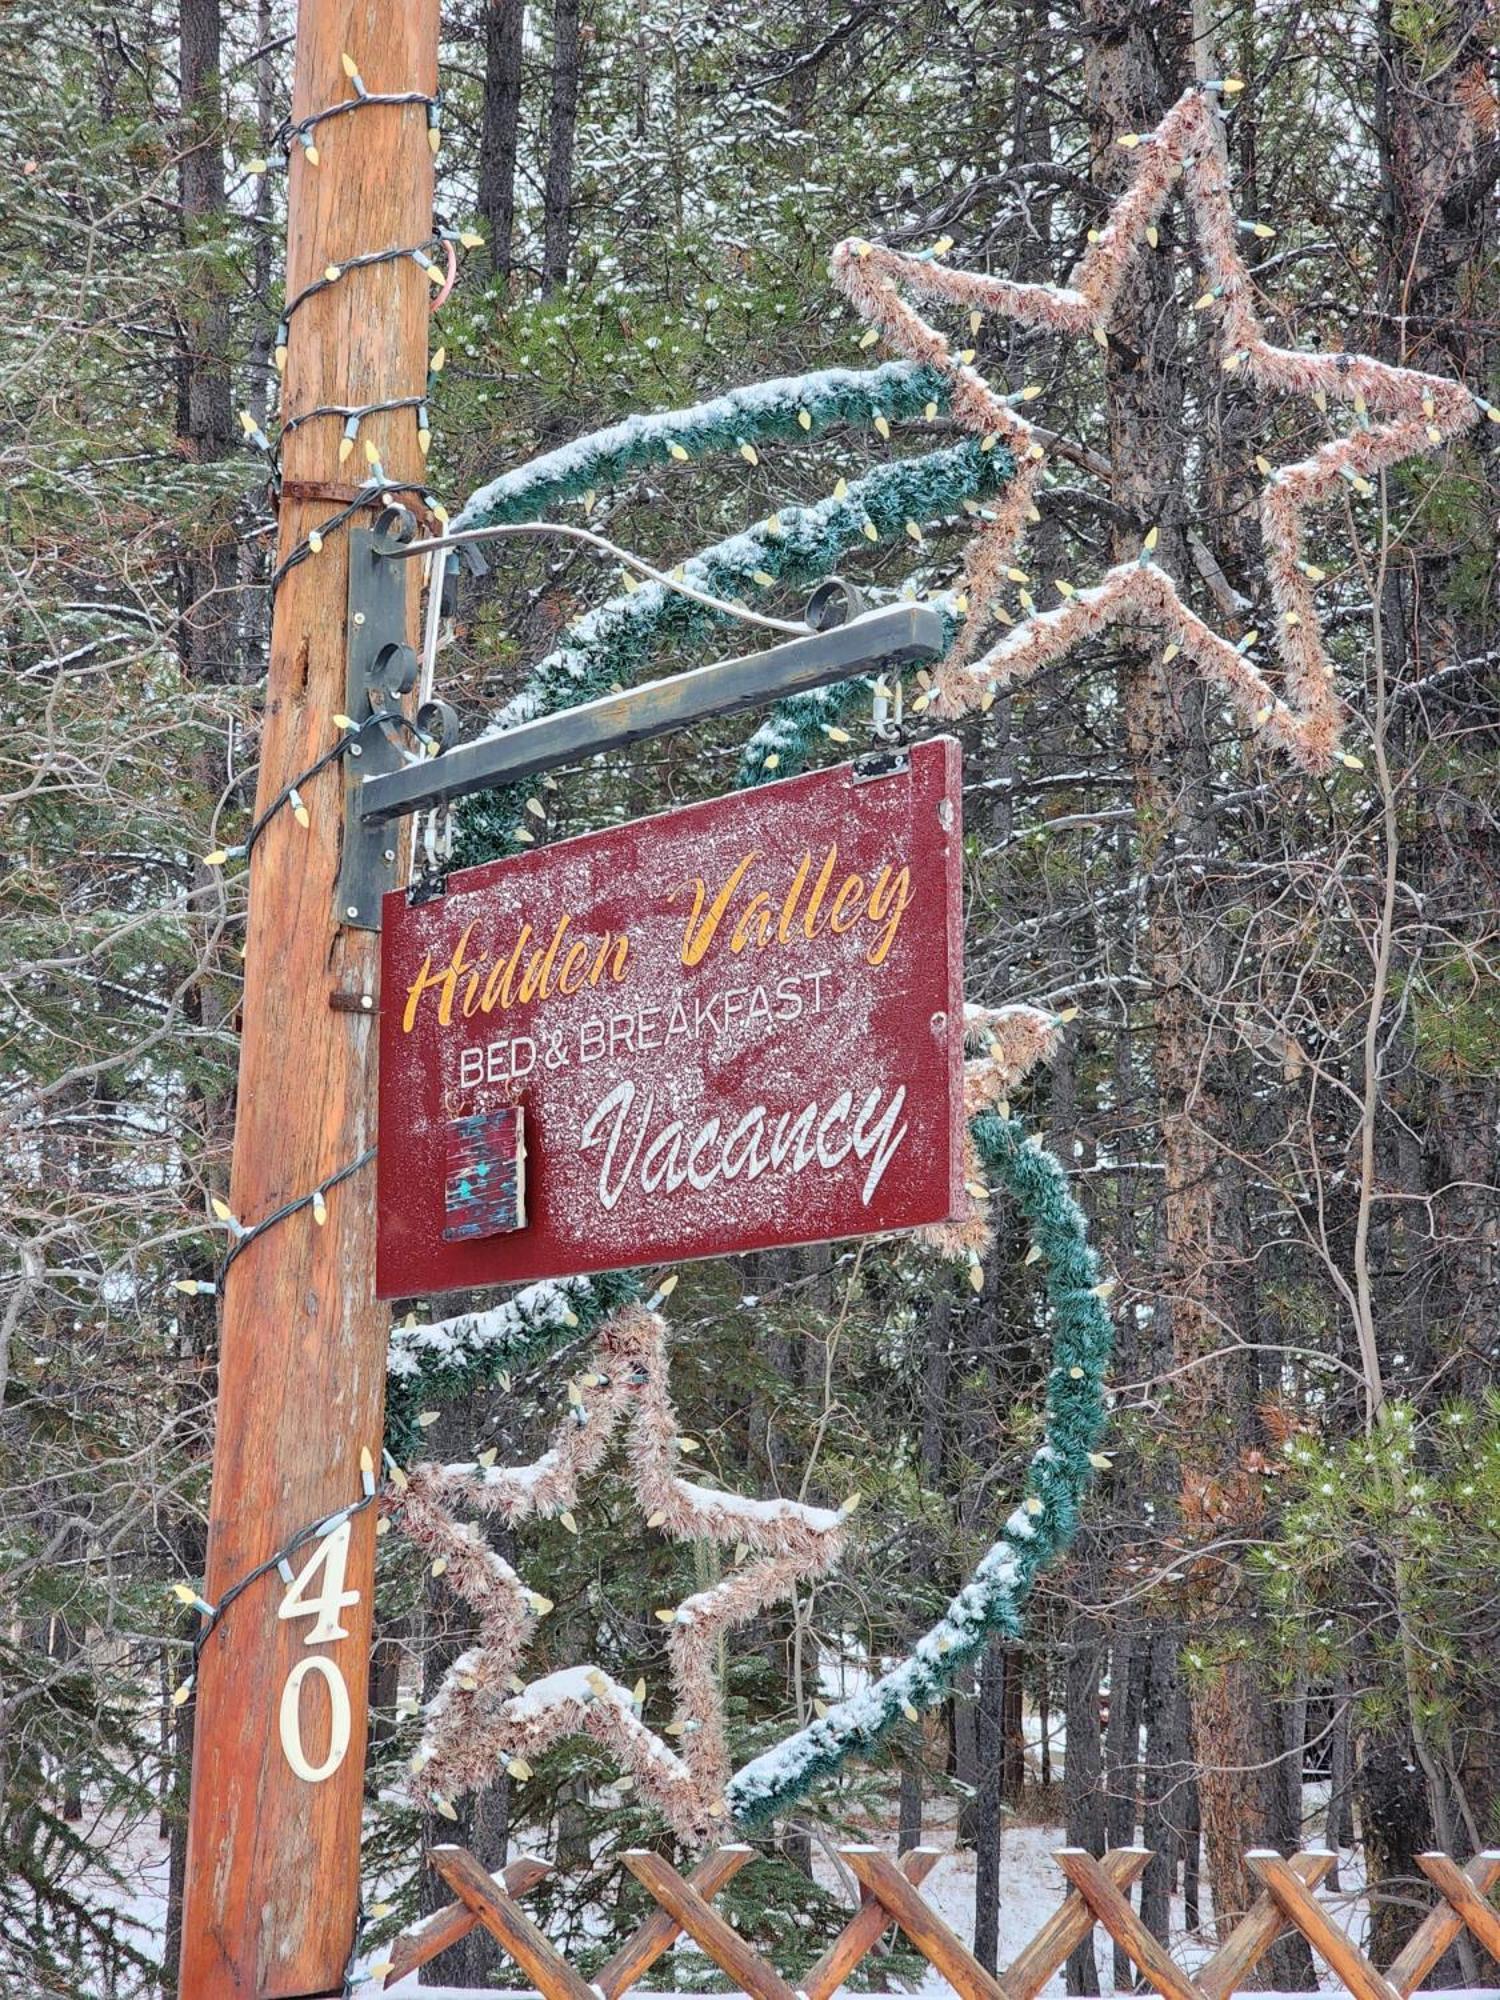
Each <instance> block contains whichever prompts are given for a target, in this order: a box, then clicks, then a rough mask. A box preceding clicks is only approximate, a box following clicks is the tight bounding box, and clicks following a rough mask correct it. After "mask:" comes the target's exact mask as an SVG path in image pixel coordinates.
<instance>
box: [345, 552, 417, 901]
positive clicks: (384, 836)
mask: <svg viewBox="0 0 1500 2000" xmlns="http://www.w3.org/2000/svg"><path fill="white" fill-rule="evenodd" d="M389 546H390V544H389V541H388V539H387V537H386V536H384V535H382V534H378V533H377V532H376V531H375V530H374V529H373V528H353V529H351V530H350V533H349V659H348V668H347V672H346V675H345V683H344V695H345V707H346V712H347V713H348V714H349V715H350V716H351V717H352V718H353V719H354V721H355V723H356V724H358V725H359V736H358V738H357V740H356V741H355V742H354V743H352V744H351V745H350V747H349V754H348V756H346V757H345V759H344V847H343V854H342V857H341V860H340V865H339V883H338V890H337V892H336V907H335V910H334V916H335V918H336V920H337V921H338V922H339V923H341V924H349V925H352V926H353V927H354V928H355V929H357V930H366V931H378V930H379V929H380V900H381V898H382V896H384V895H385V894H386V892H387V891H388V890H391V889H394V888H395V886H396V857H397V854H398V853H399V851H400V842H401V840H402V839H403V838H404V837H405V836H404V834H403V832H402V831H401V829H400V828H399V827H397V826H394V825H388V826H371V825H370V824H369V823H368V822H367V821H365V820H363V819H361V817H360V812H359V804H360V787H361V785H362V784H363V783H364V781H365V779H366V778H369V777H375V776H377V775H381V774H383V773H385V772H387V771H399V770H400V769H401V768H402V766H403V765H404V764H405V763H406V762H407V759H406V757H405V756H404V755H403V753H402V746H401V741H400V737H399V735H398V733H397V732H396V731H395V730H394V729H393V728H392V726H391V725H390V724H389V723H379V722H373V721H371V720H370V718H371V717H372V716H376V715H380V714H388V713H390V712H391V711H392V710H393V709H394V708H395V707H396V703H397V700H398V699H399V694H398V690H401V689H402V688H403V686H404V685H405V686H409V685H410V677H411V675H412V674H413V673H414V672H415V668H416V655H415V654H414V653H413V652H412V650H411V648H410V647H409V646H408V645H407V643H406V635H407V631H408V629H409V627H408V621H407V606H406V593H407V584H408V579H409V577H410V576H411V575H412V574H413V571H412V566H411V564H409V563H404V562H392V561H390V560H389V559H388V558H386V559H382V557H381V556H380V555H378V554H377V553H376V551H377V550H379V549H385V548H388V547H389Z"/></svg>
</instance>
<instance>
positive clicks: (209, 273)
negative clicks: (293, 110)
mask: <svg viewBox="0 0 1500 2000" xmlns="http://www.w3.org/2000/svg"><path fill="white" fill-rule="evenodd" d="M177 30H178V40H179V46H180V51H181V69H182V76H181V93H182V94H181V112H180V116H181V127H182V140H181V145H182V150H181V154H180V157H179V160H178V167H177V178H178V189H179V193H180V196H181V201H182V233H183V240H184V243H185V245H186V247H187V248H188V249H189V250H190V251H196V252H198V253H199V255H198V256H197V257H196V258H195V259H194V260H193V262H192V264H191V265H190V279H189V284H190V290H189V292H188V296H187V298H186V299H185V301H184V302H183V307H182V320H181V326H182V341H181V353H180V358H179V368H178V422H177V429H178V435H179V437H180V438H181V440H182V447H183V452H184V455H185V456H186V457H188V458H189V459H191V460H194V461H196V462H197V463H198V464H200V465H206V464H212V463H216V462H217V461H218V460H220V459H223V458H227V457H228V455H229V453H230V451H231V449H235V448H237V445H236V440H237V435H238V426H237V425H236V423H235V421H234V412H233V408H232V402H233V398H232V396H231V393H230V380H229V289H228V284H229V281H228V278H227V275H226V273H225V270H224V265H223V260H222V259H221V257H220V256H219V254H218V253H219V250H220V246H221V243H222V238H223V233H224V225H225V218H226V202H225V191H224V107H223V101H222V97H221V93H220V46H219V43H220V28H219V0H178V16H177ZM220 516H221V510H220V508H218V507H215V508H214V509H213V510H212V512H211V514H210V516H209V519H208V522H207V526H206V532H205V531H199V532H200V533H202V541H201V543H195V545H194V546H193V547H192V548H191V549H190V550H189V551H188V552H187V553H186V554H185V555H184V557H183V560H182V565H181V577H180V582H179V616H180V637H179V648H180V651H181V654H182V658H183V662H184V664H185V666H186V668H187V671H188V672H189V673H190V674H191V676H192V677H193V679H194V680H196V681H198V682H200V683H203V682H220V683H222V682H225V681H232V680H233V679H234V678H235V664H236V661H235V644H234V634H235V618H236V605H237V596H236V592H235V572H236V560H237V554H238V550H237V545H236V538H235V535H234V532H233V524H232V522H230V521H229V520H227V519H221V518H220Z"/></svg>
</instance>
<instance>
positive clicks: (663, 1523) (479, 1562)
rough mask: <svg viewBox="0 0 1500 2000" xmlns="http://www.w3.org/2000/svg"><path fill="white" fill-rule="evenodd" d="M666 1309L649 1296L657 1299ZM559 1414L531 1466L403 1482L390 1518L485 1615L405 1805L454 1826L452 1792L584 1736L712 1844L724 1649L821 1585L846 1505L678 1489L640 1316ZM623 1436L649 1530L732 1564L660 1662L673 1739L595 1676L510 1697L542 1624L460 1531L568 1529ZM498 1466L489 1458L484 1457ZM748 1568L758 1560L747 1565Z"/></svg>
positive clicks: (654, 1361) (675, 1632)
mask: <svg viewBox="0 0 1500 2000" xmlns="http://www.w3.org/2000/svg"><path fill="white" fill-rule="evenodd" d="M660 1296H661V1295H660V1294H658V1298H659V1297H660ZM568 1397H569V1411H568V1415H567V1416H566V1417H565V1418H564V1419H563V1420H562V1422H561V1424H560V1425H559V1426H558V1428H557V1430H556V1432H555V1433H554V1435H553V1439H552V1444H551V1447H550V1449H549V1450H548V1451H546V1452H545V1453H544V1454H543V1456H542V1457H541V1458H539V1459H537V1460H536V1461H535V1463H533V1464H531V1465H522V1466H508V1467H507V1466H497V1465H495V1464H493V1463H492V1462H491V1463H486V1462H484V1461H483V1460H481V1461H477V1462H475V1463H472V1464H467V1465H448V1466H444V1465H436V1464H429V1465H420V1466H416V1467H414V1468H413V1469H412V1470H411V1472H410V1473H409V1474H408V1475H406V1476H405V1484H404V1486H402V1487H401V1488H400V1489H399V1492H398V1497H397V1500H396V1502H395V1505H394V1507H393V1512H394V1515H395V1518H396V1520H397V1523H398V1525H399V1526H400V1527H401V1529H402V1530H403V1532H404V1533H405V1534H406V1535H407V1536H408V1537H409V1538H410V1539H411V1540H412V1541H414V1542H415V1543H416V1544H417V1545H418V1546H419V1547H420V1548H422V1549H423V1550H424V1551H425V1552H426V1553H427V1554H428V1555H429V1556H430V1557H431V1558H432V1567H433V1571H434V1573H435V1574H438V1575H444V1574H446V1577H447V1581H448V1583H449V1584H450V1586H451V1587H452V1588H453V1589H454V1590H455V1591H456V1592H457V1594H458V1595H459V1596H460V1597H461V1598H462V1599H463V1600H464V1601H465V1602H466V1603H467V1604H468V1605H469V1606H470V1607H471V1608H472V1609H473V1610H475V1611H476V1612H478V1614H479V1642H478V1644H477V1645H475V1646H473V1647H471V1648H470V1649H469V1650H468V1651H467V1652H465V1653H464V1654H463V1655H462V1656H461V1657H460V1658H459V1659H457V1660H455V1662H454V1663H453V1665H452V1667H451V1668H450V1669H449V1671H448V1673H447V1675H446V1676H445V1678H444V1680H443V1683H442V1686H441V1687H440V1688H439V1690H438V1692H437V1694H436V1695H435V1696H434V1697H433V1699H432V1700H431V1702H430V1703H429V1704H428V1706H427V1710H426V1728H425V1731H424V1734H423V1737H422V1742H421V1746H420V1748H419V1750H418V1752H417V1754H416V1756H415V1757H414V1758H413V1760H412V1776H413V1783H414V1789H415V1790H416V1792H417V1795H418V1796H419V1797H420V1798H421V1799H422V1800H423V1801H424V1802H425V1803H427V1804H430V1805H432V1806H434V1807H435V1808H436V1809H437V1810H438V1811H440V1812H447V1813H450V1814H451V1811H452V1806H451V1800H452V1798H453V1797H454V1796H455V1795H456V1794H457V1793H459V1792H463V1791H468V1790H471V1789H473V1788H474V1787H475V1786H477V1785H481V1784H485V1783H488V1782H490V1781H491V1780H492V1779H493V1778H494V1776H495V1774H496V1772H497V1771H499V1770H501V1769H508V1770H509V1771H510V1772H511V1774H512V1776H514V1777H516V1778H518V1779H521V1780H523V1781H524V1779H526V1778H528V1777H529V1776H530V1775H531V1760H532V1759H533V1758H536V1757H539V1756H540V1755H541V1754H542V1753H543V1752H544V1751H545V1750H546V1749H547V1748H548V1747H549V1746H550V1745H551V1744H553V1743H554V1742H556V1741H557V1740H558V1739H559V1738H560V1737H563V1736H571V1735H588V1736H592V1737H593V1738H594V1739H595V1740H596V1741H597V1742H599V1743H601V1744H603V1745H604V1746H605V1747H606V1748H607V1749H609V1750H610V1751H611V1752H612V1753H613V1755H614V1757H615V1759H616V1760H617V1762H618V1764H619V1766H620V1767H621V1768H622V1769H623V1770H625V1771H627V1772H629V1773H630V1774H631V1775H632V1776H633V1778H634V1779H635V1781H636V1783H637V1784H638V1785H639V1786H640V1789H641V1791H642V1793H643V1794H644V1795H645V1796H647V1797H648V1798H649V1799H650V1800H651V1801H652V1802H653V1803H654V1804H655V1805H656V1806H657V1807H658V1809H659V1810H660V1811H661V1813H662V1816H663V1817H664V1818H665V1819H666V1820H667V1822H668V1823H669V1824H670V1825H671V1827H672V1828H673V1830H674V1831H675V1832H676V1833H677V1834H678V1835H679V1836H680V1837H681V1838H682V1839H683V1840H685V1841H688V1842H690V1843H692V1844H701V1843H702V1842H704V1841H705V1840H707V1839H708V1838H710V1837H711V1836H712V1834H713V1832H714V1830H715V1827H716V1826H717V1827H718V1828H720V1829H722V1826H723V1820H724V1814H725V1806H724V1787H725V1784H726V1782H727V1779H728V1776H729V1761H728V1746H727V1741H726V1737H725V1729H724V1709H723V1699H722V1695H721V1692H720V1688H719V1682H718V1649H719V1642H720V1640H721V1638H722V1636H723V1635H724V1634H725V1633H726V1632H729V1631H732V1630H734V1628H735V1627H737V1626H739V1625H743V1624H744V1623H745V1621H746V1620H747V1619H749V1618H753V1617H755V1616H756V1615H757V1614H758V1613H759V1612H761V1611H763V1610H764V1609H765V1608H766V1606H767V1605H769V1604H774V1603H776V1602H777V1601H778V1600H779V1599H781V1598H783V1597H785V1596H787V1595H788V1593H789V1592H790V1591H791V1590H792V1589H793V1588H794V1587H795V1586H796V1585H797V1584H799V1583H803V1582H806V1581H809V1580H810V1579H812V1578H814V1577H819V1576H823V1575H826V1574H827V1572H828V1571H829V1570H831V1569H832V1568H833V1567H834V1565H835V1564H836V1563H837V1562H838V1560H839V1558H840V1556H841V1555H842V1554H843V1550H844V1543H845V1540H846V1535H847V1527H846V1524H847V1520H848V1516H849V1514H850V1513H851V1512H852V1511H853V1503H852V1502H846V1503H845V1505H844V1506H843V1507H842V1508H840V1509H837V1510H833V1509H829V1508H822V1507H809V1506H805V1505H803V1504H801V1503H800V1502H797V1501H794V1500H779V1499H778V1500H749V1499H745V1498H743V1497H742V1496H740V1495H739V1494H735V1493H722V1492H718V1491H716V1490H714V1489H712V1488H710V1487H707V1486H701V1485H697V1484H695V1483H693V1482H692V1481H690V1480H686V1479H683V1478H682V1477H680V1475H679V1473H678V1471H677V1466H678V1463H679V1460H680V1456H681V1453H682V1452H683V1450H684V1448H685V1444H686V1442H687V1441H685V1440H683V1439H682V1438H680V1437H679V1436H678V1427H677V1417H676V1413H675V1411H674V1410H673V1408H672V1403H671V1399H670V1396H669V1394H668V1384H667V1331H666V1325H665V1322H664V1321H663V1319H662V1318H661V1315H660V1314H659V1313H658V1312H656V1311H655V1310H653V1309H652V1307H651V1306H642V1305H630V1306H626V1307H625V1308H624V1309H623V1310H622V1311H620V1312H619V1313H617V1314H616V1315H615V1316H614V1318H612V1319H611V1320H609V1321H608V1322H607V1323H606V1324H605V1326H604V1327H603V1328H602V1329H601V1331H600V1336H599V1342H598V1345H597V1347H596V1348H595V1351H594V1354H593V1356H592V1358H591V1360H590V1363H589V1366H588V1368H587V1370H586V1371H585V1372H584V1373H583V1374H582V1375H581V1376H579V1377H577V1378H575V1380H574V1381H572V1382H571V1383H570V1384H569V1387H568ZM622 1418H623V1419H625V1421H626V1422H627V1423H628V1426H629V1443H628V1447H627V1455H628V1461H629V1470H630V1477H631V1483H632V1485H633V1487H634V1490H635V1497H636V1501H637V1504H638V1505H639V1507H640V1509H641V1512H642V1514H643V1516H644V1517H645V1521H646V1525H647V1526H648V1527H650V1528H661V1529H663V1530H664V1531H665V1532H666V1533H667V1534H669V1535H672V1536H674V1537H675V1538H677V1539H678V1540H680V1541H715V1542H718V1543H720V1544H722V1545H724V1546H725V1547H727V1548H730V1549H732V1550H734V1551H735V1552H736V1558H735V1560H736V1564H737V1566H735V1567H731V1568H730V1569H729V1570H728V1573H727V1574H726V1575H725V1576H724V1577H723V1578H722V1579H721V1580H720V1581H719V1582H718V1583H716V1584H713V1585H711V1586H710V1587H709V1588H707V1589H705V1590H701V1591H698V1592H696V1593H695V1594H694V1595H693V1596H691V1597H688V1598H686V1599H684V1601H683V1602H682V1603H681V1604H679V1605H677V1606H675V1607H674V1608H671V1609H666V1610H663V1611H659V1612H658V1613H657V1616H658V1618H660V1619H661V1620H662V1622H663V1623H664V1624H666V1625H667V1626H668V1628H669V1629H668V1633H667V1652H668V1657H669V1660H670V1665H671V1678H672V1686H673V1693H674V1697H675V1714H674V1717H673V1721H672V1723H671V1724H670V1725H669V1729H668V1734H669V1735H674V1736H676V1737H678V1738H679V1740H680V1745H681V1747H680V1750H678V1749H674V1748H673V1747H672V1746H671V1745H670V1744H669V1743H667V1742H666V1741H664V1740H663V1738H662V1737H661V1736H658V1735H657V1734H656V1732H655V1731H654V1730H652V1729H650V1728H648V1727H647V1725H646V1724H645V1723H644V1722H643V1721H642V1719H641V1707H642V1703H643V1700H644V1696H645V1687H644V1683H638V1684H637V1686H636V1687H635V1688H634V1689H633V1690H631V1689H627V1688H625V1687H623V1686H621V1684H620V1683H619V1682H618V1681H616V1680H613V1679H612V1678H611V1677H610V1676H609V1675H608V1674H606V1673H604V1672H603V1671H602V1670H601V1669H600V1668H598V1667H595V1666H587V1665H585V1666H576V1667H569V1668H564V1669H563V1670H562V1671H560V1672H557V1673H552V1674H547V1675H544V1676H542V1677H541V1678H539V1679H537V1680H534V1681H531V1682H530V1683H525V1682H522V1681H521V1680H520V1679H519V1678H518V1677H517V1674H516V1668H517V1665H518V1663H519V1661H520V1658H521V1655H522V1652H523V1651H524V1649H525V1646H526V1644H527V1642H528V1640H529V1639H530V1637H531V1635H532V1633H533V1631H534V1630H535V1627H536V1624H537V1621H538V1620H539V1619H540V1618H542V1617H544V1616H545V1615H546V1613H547V1612H548V1611H550V1610H551V1609H552V1605H551V1602H550V1600H549V1599H548V1598H546V1597H544V1596H542V1595H541V1593H540V1592H538V1591H535V1590H532V1589H531V1588H530V1587H529V1586H528V1585H527V1584H526V1583H525V1582H524V1581H523V1579H522V1578H521V1577H520V1576H518V1575H517V1574H516V1572H515V1570H514V1569H512V1567H511V1566H510V1564H509V1563H507V1562H505V1561H504V1560H503V1559H502V1558H501V1557H500V1556H498V1555H496V1554H495V1552H494V1550H492V1549H491V1548H490V1547H489V1546H488V1545H487V1544H486V1542H485V1541H484V1539H483V1538H482V1536H481V1535H480V1534H479V1533H478V1532H477V1530H476V1529H474V1528H472V1527H471V1526H469V1525H468V1524H467V1523H461V1522H459V1521H458V1520H457V1519H455V1517H454V1515H453V1513H452V1512H451V1511H450V1509H453V1508H455V1507H459V1506H463V1507H467V1508H470V1509H472V1510H474V1511H475V1512H478V1513H484V1514H491V1515H496V1516H498V1517H499V1518H500V1519H501V1520H503V1521H504V1522H505V1523H507V1524H508V1525H509V1524H513V1523H515V1522H519V1521H523V1520H526V1519H528V1518H530V1517H533V1516H537V1517H541V1518H544V1519H545V1518H554V1519H558V1520H560V1521H562V1523H563V1524H564V1526H566V1527H569V1528H572V1529H573V1530H574V1532H576V1523H575V1522H574V1521H573V1517H572V1509H573V1507H574V1506H575V1505H576V1504H577V1499H578V1492H579V1487H580V1484H581V1482H582V1481H583V1480H584V1479H585V1478H587V1477H588V1476H589V1475H590V1474H592V1473H593V1472H595V1471H597V1470H598V1468H599V1466H600V1465H601V1464H602V1462H603V1460H604V1457H605V1454H606V1452H607V1451H608V1449H609V1446H610V1443H611V1441H612V1439H613V1436H614V1433H615V1430H616V1428H617V1427H618V1425H619V1423H620V1421H621V1419H622ZM485 1457H486V1458H487V1459H490V1460H492V1459H493V1454H486V1455H485ZM747 1557H753V1558H754V1560H746V1558H747Z"/></svg>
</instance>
